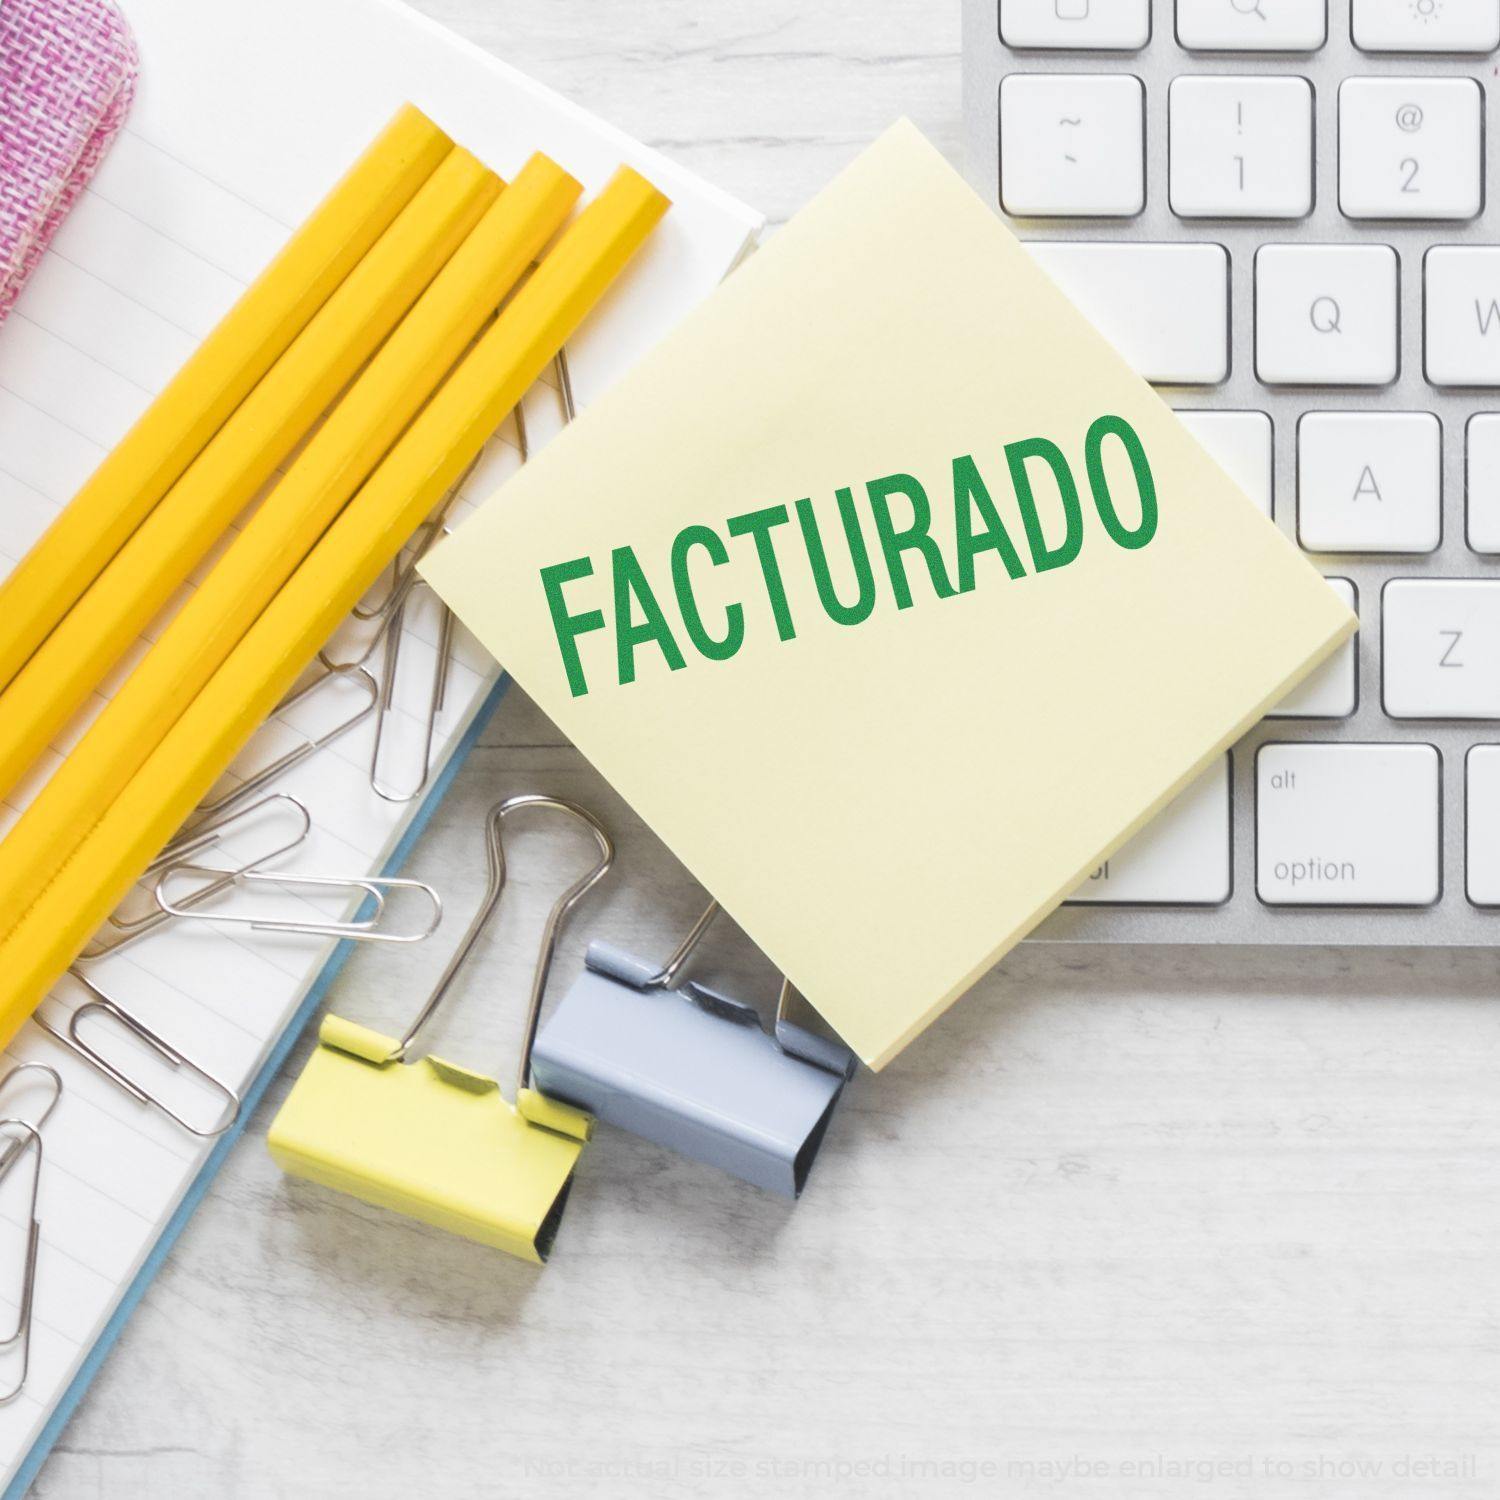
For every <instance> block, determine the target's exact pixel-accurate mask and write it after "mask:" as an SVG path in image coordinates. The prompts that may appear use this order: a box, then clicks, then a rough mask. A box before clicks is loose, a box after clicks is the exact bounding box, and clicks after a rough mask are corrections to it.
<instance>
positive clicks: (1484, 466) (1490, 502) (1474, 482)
mask: <svg viewBox="0 0 1500 1500" xmlns="http://www.w3.org/2000/svg"><path fill="white" fill-rule="evenodd" d="M1464 446H1465V448H1466V449H1467V453H1466V459H1467V463H1466V469H1467V474H1468V484H1467V486H1466V488H1467V490H1468V532H1469V545H1470V546H1471V547H1472V548H1473V549H1474V551H1476V552H1500V413H1496V412H1481V413H1480V414H1479V415H1478V416H1474V417H1470V418H1469V427H1468V433H1467V437H1466V441H1465V445H1464Z"/></svg>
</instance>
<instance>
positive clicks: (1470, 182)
mask: <svg viewBox="0 0 1500 1500" xmlns="http://www.w3.org/2000/svg"><path fill="white" fill-rule="evenodd" d="M1483 116H1484V95H1483V94H1482V93H1481V92H1480V88H1479V85H1478V84H1477V83H1475V82H1474V80H1473V79H1472V78H1347V79H1345V80H1344V83H1343V85H1342V86H1341V87H1340V89H1339V207H1340V208H1342V209H1343V211H1344V212H1345V213H1346V214H1347V215H1348V216H1349V217H1350V218H1351V219H1472V218H1473V217H1474V216H1475V215H1476V214H1477V213H1479V211H1480V209H1482V208H1483V207H1484V183H1483V166H1482V164H1483V161H1484V124H1483Z"/></svg>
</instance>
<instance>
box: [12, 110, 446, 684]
mask: <svg viewBox="0 0 1500 1500" xmlns="http://www.w3.org/2000/svg"><path fill="white" fill-rule="evenodd" d="M451 146H452V142H451V141H450V140H449V139H448V138H447V136H445V135H444V134H443V132H442V131H441V130H439V129H438V128H437V126H436V125H434V124H433V123H432V121H431V120H429V119H427V118H426V116H425V115H423V114H422V113H421V112H420V111H419V110H416V109H413V108H412V107H411V106H410V105H408V106H406V107H405V108H404V109H402V110H401V112H400V113H399V114H397V116H396V117H395V119H394V120H393V121H392V122H391V123H390V125H388V126H387V127H386V129H385V130H384V131H383V132H382V133H381V134H380V136H378V137H377V138H376V140H375V142H374V144H372V145H371V146H370V148H369V149H368V150H367V151H366V152H365V154H364V155H363V156H362V157H360V159H359V160H358V161H357V162H356V163H355V164H354V166H353V167H351V168H350V170H349V171H348V172H347V173H346V174H345V176H344V177H343V178H342V179H341V180H340V181H339V183H338V185H337V186H336V187H335V188H334V189H333V191H332V192H331V193H330V194H329V195H328V197H327V198H325V199H324V200H323V202H322V203H321V204H320V205H319V206H318V207H317V208H316V209H315V210H314V211H313V213H312V215H311V216H310V217H309V218H308V219H307V220H306V222H305V223H304V224H303V225H302V227H301V228H300V229H298V230H297V232H296V233H295V234H294V235H293V236H292V238H291V239H290V240H289V241H288V242H287V244H286V246H285V248H283V250H282V251H281V253H280V254H279V255H277V256H276V258H275V259H274V260H273V261H272V262H271V263H270V265H269V266H267V267H266V269H265V270H264V271H263V272H262V273H261V274H260V276H259V277H258V278H257V279H256V280H255V281H254V282H253V283H252V284H251V286H250V288H249V289H248V290H247V291H246V292H245V294H244V295H243V296H242V297H241V298H240V299H239V301H238V302H236V303H235V305H234V307H233V308H231V309H230V311H229V312H228V313H227V314H226V315H225V317H224V318H223V320H222V321H221V322H220V323H219V325H218V326H217V327H216V328H215V329H214V331H213V332H212V333H211V334H209V336H208V337H207V339H205V340H204V342H203V343H202V345H201V346H200V347H199V348H198V350H197V352H196V353H194V354H193V356H192V357H191V358H190V359H189V360H188V361H187V363H186V364H185V365H183V367H182V369H181V370H179V371H178V372H177V374H176V375H175V376H174V377H173V378H172V381H171V383H170V384H169V385H168V386H167V388H166V389H165V390H164V391H163V392H162V393H161V394H160V395H159V396H158V397H157V398H156V400H155V401H154V402H152V404H151V405H150V406H149V407H148V408H147V409H146V412H145V414H144V415H143V416H142V417H141V418H140V420H139V421H138V422H137V423H136V424H135V426H134V427H132V428H131V430H130V431H129V432H128V433H127V434H126V435H125V437H124V438H123V439H122V440H121V442H120V443H119V444H118V445H117V446H116V447H115V449H114V450H113V451H112V452H111V453H110V455H109V457H108V458H106V459H105V460H104V462H103V463H102V464H100V466H99V467H98V468H97V469H96V470H95V471H94V473H93V475H92V477H91V478H89V479H88V480H87V481H86V482H85V484H84V486H83V488H82V489H80V490H79V491H78V493H77V494H76V495H75V496H74V497H73V499H72V500H71V502H70V503H69V504H68V505H67V506H66V507H65V508H64V510H63V511H62V512H61V514H59V516H58V517H57V519H56V520H55V521H54V522H53V523H52V525H51V526H50V527H48V529H47V531H46V533H45V534H44V535H43V536H42V537H41V539H40V540H39V541H38V542H37V543H36V545H35V546H34V547H32V548H31V550H30V551H29V552H28V553H27V555H26V556H25V557H24V558H22V559H21V561H20V563H19V564H18V565H17V566H16V567H15V568H14V569H13V570H12V572H11V573H10V575H9V576H8V577H7V578H6V579H5V580H4V582H3V583H0V687H3V686H4V685H5V684H6V683H8V682H9V681H10V680H11V678H12V677H14V676H15V674H16V673H17V672H18V671H19V670H20V669H21V667H22V665H23V664H24V663H25V661H26V659H27V658H28V657H29V656H30V655H31V653H32V652H33V651H35V650H36V648H37V647H38V646H39V645H40V644H41V643H42V641H43V640H44V639H45V638H46V636H47V633H48V632H49V631H50V630H51V629H52V627H53V626H54V625H56V624H57V622H58V621H59V620H60V619H62V617H63V616H64V615H65V614H66V613H67V612H68V610H69V609H71V608H72V606H73V604H74V602H75V601H76V600H77V598H78V596H79V595H80V594H81V593H82V592H83V591H84V589H86V588H87V587H88V586H89V584H90V583H92V582H93V581H94V579H95V578H96V577H98V575H99V572H100V570H101V569H102V568H103V567H104V565H105V563H107V562H108V561H109V560H110V558H112V557H113V556H114V555H115V553H116V552H117V551H119V549H120V546H121V544H122V543H123V542H124V541H125V539H126V537H128V536H129V535H130V533H131V532H132V531H134V530H135V528H136V527H137V526H138V525H139V524H140V523H141V521H142V520H144V519H145V517H146V516H147V515H148V514H150V511H151V508H152V507H153V506H154V505H155V504H156V502H157V501H158V500H159V499H160V498H161V497H162V496H163V495H164V494H165V493H166V492H167V490H168V489H169V488H170V487H171V486H172V485H173V484H174V483H175V482H176V480H177V478H178V476H179V475H181V473H182V471H183V470H184V469H186V468H187V466H188V465H189V464H190V463H191V462H192V461H193V459H194V458H196V457H197V456H198V454H199V452H201V451H202V448H203V445H204V444H205V443H206V442H207V441H208V440H209V438H210V437H212V436H213V434H214V433H215V432H216V431H217V430H218V429H219V427H220V425H221V424H222V423H223V422H224V420H225V419H226V418H227V417H228V416H229V414H230V412H232V411H233V410H234V409H235V407H236V406H238V405H239V403H240V402H241V401H242V400H244V398H245V397H246V396H247V395H248V394H249V393H250V391H251V390H253V389H254V387H255V385H256V382H257V381H259V379H260V377H261V376H262V375H264V374H265V372H266V371H267V370H268V369H270V367H271V365H272V364H273V363H274V362H275V360H276V359H277V357H278V356H279V355H280V354H281V353H282V351H283V350H284V349H285V348H286V347H287V345H288V344H290V343H291V341H292V340H293V339H294V338H295V337H296V336H297V334H298V333H300V332H301V331H302V329H303V328H305V327H306V326H307V323H308V321H309V320H310V319H311V318H312V316H313V314H314V313H316V312H317V310H318V309H319V308H320V307H321V306H322V305H323V303H324V302H326V301H327V300H328V298H329V296H330V295H331V294H332V292H333V289H334V288H335V287H336V286H337V285H338V284H339V282H341V281H342V280H343V279H344V277H345V276H346V275H347V274H348V273H349V271H350V270H352V269H353V267H354V266H355V265H356V264H358V262H359V260H360V259H361V257H362V256H363V255H364V254H365V252H366V251H367V250H368V249H369V248H370V246H371V245H373V244H374V243H375V241H376V239H377V238H378V237H379V236H380V235H381V234H382V233H383V232H384V231H385V229H386V228H387V226H388V225H389V224H390V222H391V221H392V220H393V219H394V218H395V217H396V215H397V214H398V213H399V212H400V211H401V209H402V208H404V207H405V206H406V204H407V203H408V202H410V201H411V198H412V197H413V195H414V194H415V193H416V191H417V189H418V188H420V187H421V186H422V184H423V183H424V182H425V181H426V180H427V179H428V178H429V177H430V176H431V175H432V173H433V172H434V171H436V169H437V166H438V163H439V162H441V161H442V159H443V158H444V157H445V156H446V155H447V154H448V151H449V149H450V148H451Z"/></svg>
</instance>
